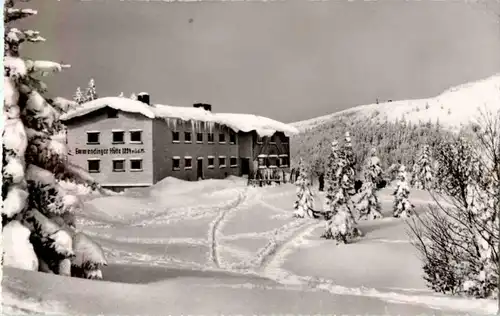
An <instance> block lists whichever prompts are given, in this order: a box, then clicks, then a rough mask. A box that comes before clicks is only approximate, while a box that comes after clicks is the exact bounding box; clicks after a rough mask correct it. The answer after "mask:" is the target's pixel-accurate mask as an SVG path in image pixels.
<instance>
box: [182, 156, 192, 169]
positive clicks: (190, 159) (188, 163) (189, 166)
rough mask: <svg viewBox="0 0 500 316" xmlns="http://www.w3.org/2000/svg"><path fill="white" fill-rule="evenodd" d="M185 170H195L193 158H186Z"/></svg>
mask: <svg viewBox="0 0 500 316" xmlns="http://www.w3.org/2000/svg"><path fill="white" fill-rule="evenodd" d="M184 169H193V158H191V157H184Z"/></svg>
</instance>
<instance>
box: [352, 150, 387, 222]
mask: <svg viewBox="0 0 500 316" xmlns="http://www.w3.org/2000/svg"><path fill="white" fill-rule="evenodd" d="M363 173H364V177H365V181H364V183H363V186H362V187H361V192H360V193H359V200H358V203H357V204H356V209H357V211H358V216H359V219H377V218H381V217H382V213H381V212H380V211H381V206H380V202H379V201H378V198H377V193H376V191H377V181H379V179H380V177H381V174H382V168H381V167H380V159H379V158H378V157H377V156H376V150H375V148H372V151H371V156H370V158H369V159H368V160H367V162H366V165H365V170H364V171H363Z"/></svg>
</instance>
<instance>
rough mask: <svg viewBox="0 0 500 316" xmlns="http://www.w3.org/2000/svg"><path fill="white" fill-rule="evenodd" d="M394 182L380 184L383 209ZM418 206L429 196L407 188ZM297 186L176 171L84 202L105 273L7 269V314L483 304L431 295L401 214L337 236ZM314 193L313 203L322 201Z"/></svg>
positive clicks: (384, 309)
mask: <svg viewBox="0 0 500 316" xmlns="http://www.w3.org/2000/svg"><path fill="white" fill-rule="evenodd" d="M390 193H391V189H390V188H388V189H385V190H383V191H382V192H381V201H382V203H383V208H384V210H385V212H384V214H385V215H386V216H390V207H391V203H392V199H391V196H390ZM410 197H411V198H413V199H412V202H413V203H414V204H415V205H417V206H419V207H420V208H424V207H425V205H424V204H425V203H428V202H429V201H430V198H429V196H428V195H427V194H426V193H425V192H421V191H414V192H412V195H411V196H410ZM294 198H295V187H294V186H292V185H290V184H286V185H281V186H276V187H267V188H252V187H247V186H246V181H245V180H243V179H240V178H235V177H233V178H230V179H227V180H205V181H200V182H184V181H180V180H177V179H173V178H167V179H165V180H164V181H162V182H160V183H159V184H157V185H156V186H154V187H153V188H148V189H140V190H133V191H129V192H125V193H124V194H119V195H113V196H106V197H99V198H95V199H93V200H90V201H87V202H86V203H85V208H84V211H83V212H82V213H81V214H78V215H79V220H78V226H79V228H80V229H82V230H84V231H86V232H87V233H89V234H90V235H92V236H93V237H94V238H95V239H96V241H98V242H99V243H100V244H101V245H102V246H103V247H104V249H105V252H106V254H107V257H108V261H109V262H110V264H109V266H108V267H106V268H105V269H104V271H103V274H104V279H105V281H90V280H83V279H75V278H67V277H61V276H55V275H49V274H43V273H36V272H29V271H23V270H17V269H14V268H9V267H6V268H4V271H3V272H4V275H3V283H2V290H3V293H2V296H3V304H2V305H3V308H4V311H3V314H4V315H12V314H16V315H19V314H24V315H32V314H33V313H34V312H35V311H36V312H38V313H42V314H43V313H45V314H49V313H55V314H60V315H73V314H86V315H89V314H100V315H180V314H184V315H185V314H191V315H214V314H244V315H250V314H329V315H333V314H349V315H355V314H377V315H387V314H389V315H417V314H427V315H430V314H434V315H445V314H446V315H465V314H469V315H471V314H477V315H486V314H491V313H494V312H496V302H495V301H490V300H469V299H464V298H451V297H445V296H442V295H438V294H435V293H433V292H431V291H429V290H428V289H426V288H425V284H424V282H423V280H422V277H421V267H420V261H419V259H418V257H417V255H416V252H415V250H414V249H413V247H412V245H411V244H410V243H409V240H408V237H407V234H406V226H405V225H406V224H405V222H404V220H402V219H393V218H390V217H387V218H385V219H382V220H378V221H366V222H361V223H360V227H361V229H362V231H363V232H364V233H365V234H366V236H365V237H364V238H363V239H362V240H360V241H359V242H356V243H354V244H349V245H342V246H335V245H334V244H333V242H331V241H326V240H322V239H320V238H319V236H320V234H321V232H322V229H323V225H324V223H323V222H320V221H315V220H310V219H295V218H293V217H292V213H293V209H292V205H293V201H294ZM321 199H322V196H321V194H319V195H318V196H317V197H316V205H317V206H318V207H319V206H320V205H322V201H321Z"/></svg>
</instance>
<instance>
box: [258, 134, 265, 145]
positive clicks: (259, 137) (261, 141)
mask: <svg viewBox="0 0 500 316" xmlns="http://www.w3.org/2000/svg"><path fill="white" fill-rule="evenodd" d="M263 142H264V140H263V139H262V136H259V135H257V144H262V143H263Z"/></svg>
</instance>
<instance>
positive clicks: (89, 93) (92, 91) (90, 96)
mask: <svg viewBox="0 0 500 316" xmlns="http://www.w3.org/2000/svg"><path fill="white" fill-rule="evenodd" d="M97 98H98V96H97V91H96V88H95V81H94V78H91V79H90V81H89V84H88V87H87V90H86V91H85V102H89V101H92V100H95V99H97Z"/></svg>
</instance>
